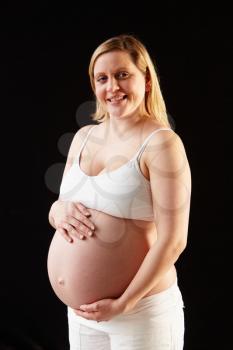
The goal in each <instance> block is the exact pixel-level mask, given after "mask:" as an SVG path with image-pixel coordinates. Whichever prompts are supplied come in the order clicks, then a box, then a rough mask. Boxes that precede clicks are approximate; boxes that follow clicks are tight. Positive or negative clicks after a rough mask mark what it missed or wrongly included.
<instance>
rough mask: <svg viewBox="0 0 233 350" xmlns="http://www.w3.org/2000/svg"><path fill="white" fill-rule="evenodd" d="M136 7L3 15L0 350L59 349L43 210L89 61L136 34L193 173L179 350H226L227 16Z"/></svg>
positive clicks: (76, 115) (35, 9)
mask: <svg viewBox="0 0 233 350" xmlns="http://www.w3.org/2000/svg"><path fill="white" fill-rule="evenodd" d="M147 6H148V5H147ZM110 7H111V9H110ZM136 8H137V5H133V4H132V5H131V7H130V6H129V9H126V8H125V4H122V3H112V4H111V6H110V5H109V4H108V5H105V6H104V5H102V6H101V5H99V6H96V8H95V9H94V7H93V6H92V4H89V6H87V8H86V9H85V10H84V9H83V8H81V6H79V5H78V4H76V5H75V6H74V5H73V6H71V5H70V6H68V5H67V6H64V4H61V5H59V6H58V5H56V7H54V8H49V7H48V6H47V5H46V6H45V5H42V4H40V5H38V4H37V5H36V4H35V3H34V5H27V6H26V5H22V4H18V5H15V6H13V5H12V4H11V5H9V6H8V5H5V6H2V10H1V26H2V29H1V61H2V64H1V77H2V79H1V82H2V84H1V85H2V88H3V92H2V97H3V98H2V104H1V107H2V108H1V114H2V116H1V165H2V166H1V175H2V178H3V180H2V191H1V200H2V209H1V228H2V229H1V255H0V256H1V257H0V268H1V281H0V286H1V287H0V293H1V299H0V300H1V309H0V310H1V312H0V314H1V319H0V327H1V332H0V344H1V346H2V348H1V347H0V349H5V347H3V343H5V344H6V343H8V344H13V343H15V344H16V343H17V344H18V345H17V346H16V347H15V348H14V349H21V348H22V349H25V350H26V349H27V348H30V349H32V348H33V347H30V343H32V344H38V346H37V349H44V350H45V349H49V350H65V349H68V333H67V332H68V329H67V321H66V308H65V306H64V305H63V304H62V303H61V302H60V301H59V300H58V299H57V297H56V296H55V294H54V293H53V291H52V289H51V287H50V284H49V281H48V277H47V268H46V262H47V261H46V260H47V253H48V248H49V244H50V241H51V238H52V235H53V232H54V230H53V228H51V227H50V226H49V223H48V219H47V217H48V211H49V208H50V205H51V204H52V202H53V201H54V200H56V199H57V191H58V186H59V182H60V180H61V176H62V171H63V167H64V164H65V159H66V158H65V153H66V151H67V147H68V146H69V142H70V140H71V136H72V134H73V133H75V132H76V130H77V129H78V128H79V127H80V126H83V125H85V124H88V123H90V120H89V119H88V116H87V109H88V108H87V106H89V104H88V103H89V102H88V101H92V100H93V94H92V91H91V88H90V84H89V78H88V73H87V69H88V64H89V59H90V57H91V54H92V52H93V51H94V49H95V48H96V46H97V45H99V44H100V43H101V42H102V41H104V40H106V39H108V38H109V37H111V36H114V35H117V34H121V33H129V34H134V35H136V36H137V37H138V38H139V39H141V40H142V41H143V42H144V44H145V45H146V47H147V48H148V51H149V52H150V54H151V56H152V57H153V58H154V59H155V62H156V66H157V69H158V73H159V76H160V83H161V88H162V92H163V95H164V98H165V101H166V104H167V109H168V112H169V114H170V116H171V117H172V119H173V121H174V125H175V130H176V132H177V133H178V134H179V135H180V137H181V138H182V140H183V143H184V145H185V148H186V153H187V156H188V159H189V163H190V167H191V172H192V186H193V188H192V201H191V211H190V225H189V241H188V246H187V248H186V250H185V251H184V252H183V254H182V255H181V257H180V259H179V261H178V263H177V269H178V276H179V285H180V288H181V291H182V294H183V298H184V302H185V306H186V307H185V317H186V333H185V350H200V349H203V350H204V349H205V350H206V349H221V350H223V349H229V348H230V347H231V344H232V342H230V333H229V327H228V326H227V322H226V316H229V317H230V319H231V318H232V316H231V313H230V312H229V308H230V306H229V305H230V302H229V301H230V299H229V298H230V295H231V289H230V286H229V283H230V280H231V278H232V276H231V273H230V271H228V270H227V269H228V268H229V267H230V263H231V262H230V260H231V259H230V258H231V255H232V254H231V235H232V229H231V222H232V220H231V215H230V210H229V209H230V205H231V200H230V190H231V182H230V180H231V173H230V171H229V170H227V169H226V168H227V165H228V164H229V162H230V160H231V152H230V150H231V148H232V141H231V118H232V115H231V111H232V108H231V107H232V105H231V99H230V87H231V82H232V64H231V61H232V57H231V46H232V41H231V36H230V33H231V30H232V25H231V23H232V18H231V17H230V12H229V11H228V9H226V8H224V7H223V5H222V7H221V8H219V7H218V8H217V7H216V8H214V9H213V6H212V8H211V9H206V10H204V9H203V8H197V7H189V8H188V7H182V6H181V5H180V6H178V5H176V4H174V2H173V3H172V5H168V4H167V5H166V6H164V9H163V10H161V9H158V8H157V7H155V9H154V10H151V8H150V7H149V6H148V8H146V4H144V5H143V6H142V4H141V5H140V6H139V5H138V9H137V10H135V9H136ZM82 112H83V114H82ZM85 113H86V114H85ZM51 178H53V182H52V184H51V180H50V179H51ZM228 247H229V249H227V248H228ZM230 276H231V277H230ZM23 339H24V340H23ZM24 341H25V343H24V345H22V344H23V342H24ZM20 344H21V345H20ZM26 344H28V345H26Z"/></svg>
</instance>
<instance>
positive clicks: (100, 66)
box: [94, 51, 145, 118]
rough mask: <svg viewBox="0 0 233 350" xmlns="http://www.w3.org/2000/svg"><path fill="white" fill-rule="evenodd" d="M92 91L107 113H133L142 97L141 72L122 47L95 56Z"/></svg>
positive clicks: (142, 79) (114, 114)
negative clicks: (121, 49)
mask: <svg viewBox="0 0 233 350" xmlns="http://www.w3.org/2000/svg"><path fill="white" fill-rule="evenodd" d="M94 84H95V94H96V97H97V100H98V101H99V103H100V104H101V105H102V106H103V107H104V109H105V110H107V112H108V113H109V115H110V117H118V118H119V117H120V118H123V117H130V116H132V115H135V114H136V113H137V112H138V110H139V106H140V105H141V103H144V97H145V76H144V75H143V74H142V72H141V71H140V70H139V69H138V68H137V66H135V64H134V63H133V62H132V60H131V57H130V55H129V54H128V53H127V52H124V51H110V52H107V53H104V54H102V55H101V56H99V57H98V58H97V60H96V62H95V66H94Z"/></svg>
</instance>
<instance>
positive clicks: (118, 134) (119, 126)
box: [106, 116, 145, 141]
mask: <svg viewBox="0 0 233 350" xmlns="http://www.w3.org/2000/svg"><path fill="white" fill-rule="evenodd" d="M144 120H145V118H143V117H139V116H133V117H132V116H131V117H129V118H125V119H120V118H119V119H115V118H112V117H111V116H110V117H109V119H108V120H107V121H106V136H107V137H108V138H109V139H110V140H112V141H117V140H119V139H121V140H123V139H127V138H128V137H130V136H132V135H134V134H135V132H136V130H138V128H139V127H140V126H141V125H142V124H143V123H144Z"/></svg>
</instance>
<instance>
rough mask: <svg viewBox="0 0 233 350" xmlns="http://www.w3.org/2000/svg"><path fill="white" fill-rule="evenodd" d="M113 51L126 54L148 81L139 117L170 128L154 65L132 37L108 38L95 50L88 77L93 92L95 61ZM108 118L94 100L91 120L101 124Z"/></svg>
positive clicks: (141, 46)
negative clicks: (150, 119) (148, 85)
mask: <svg viewBox="0 0 233 350" xmlns="http://www.w3.org/2000/svg"><path fill="white" fill-rule="evenodd" d="M115 50H118V51H119V50H120V51H123V52H126V53H128V54H129V55H130V57H131V59H132V62H133V63H134V64H135V65H136V67H137V68H138V69H139V70H140V71H141V72H142V73H143V74H144V75H145V77H146V78H148V79H149V81H150V89H149V91H146V94H145V99H144V104H142V106H141V110H140V115H141V116H145V117H148V118H152V119H155V120H156V121H157V122H159V123H160V124H162V125H164V126H170V123H169V121H168V117H167V112H166V106H165V102H164V99H163V96H162V93H161V89H160V86H159V79H158V76H157V74H156V70H155V67H154V64H153V62H152V60H151V58H150V56H149V53H148V51H147V49H146V48H145V46H144V45H143V44H142V43H141V42H140V41H139V40H138V39H136V38H135V37H134V36H132V35H125V34H123V35H119V36H116V37H113V38H110V39H108V40H106V41H104V42H103V43H102V44H100V45H99V46H98V47H97V48H96V50H95V51H94V53H93V55H92V57H91V60H90V64H89V76H90V82H91V86H92V89H93V91H94V92H95V83H94V66H95V62H96V60H97V59H98V57H99V56H100V55H103V54H104V53H107V52H110V51H115ZM108 118H109V114H108V112H107V111H106V110H105V109H104V107H103V106H102V105H101V104H100V103H99V101H98V100H96V111H95V113H93V114H92V119H93V120H95V121H97V122H99V123H101V122H104V121H106V120H107V119H108Z"/></svg>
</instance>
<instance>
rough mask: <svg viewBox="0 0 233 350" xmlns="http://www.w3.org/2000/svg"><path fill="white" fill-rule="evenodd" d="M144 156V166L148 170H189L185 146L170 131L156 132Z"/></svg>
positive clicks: (172, 131) (176, 135)
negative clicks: (184, 168) (182, 168)
mask: <svg viewBox="0 0 233 350" xmlns="http://www.w3.org/2000/svg"><path fill="white" fill-rule="evenodd" d="M147 150H148V152H146V154H145V164H146V166H147V168H148V170H149V171H150V168H154V167H156V168H157V167H158V168H161V167H162V168H164V169H166V171H171V172H176V171H177V169H180V168H181V167H183V166H185V167H187V168H189V162H188V159H187V155H186V151H185V145H184V143H183V141H182V139H181V137H180V136H179V135H178V134H177V133H176V132H175V131H174V130H172V129H169V130H158V132H155V133H154V135H152V137H151V138H150V140H149V142H148V145H147Z"/></svg>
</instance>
